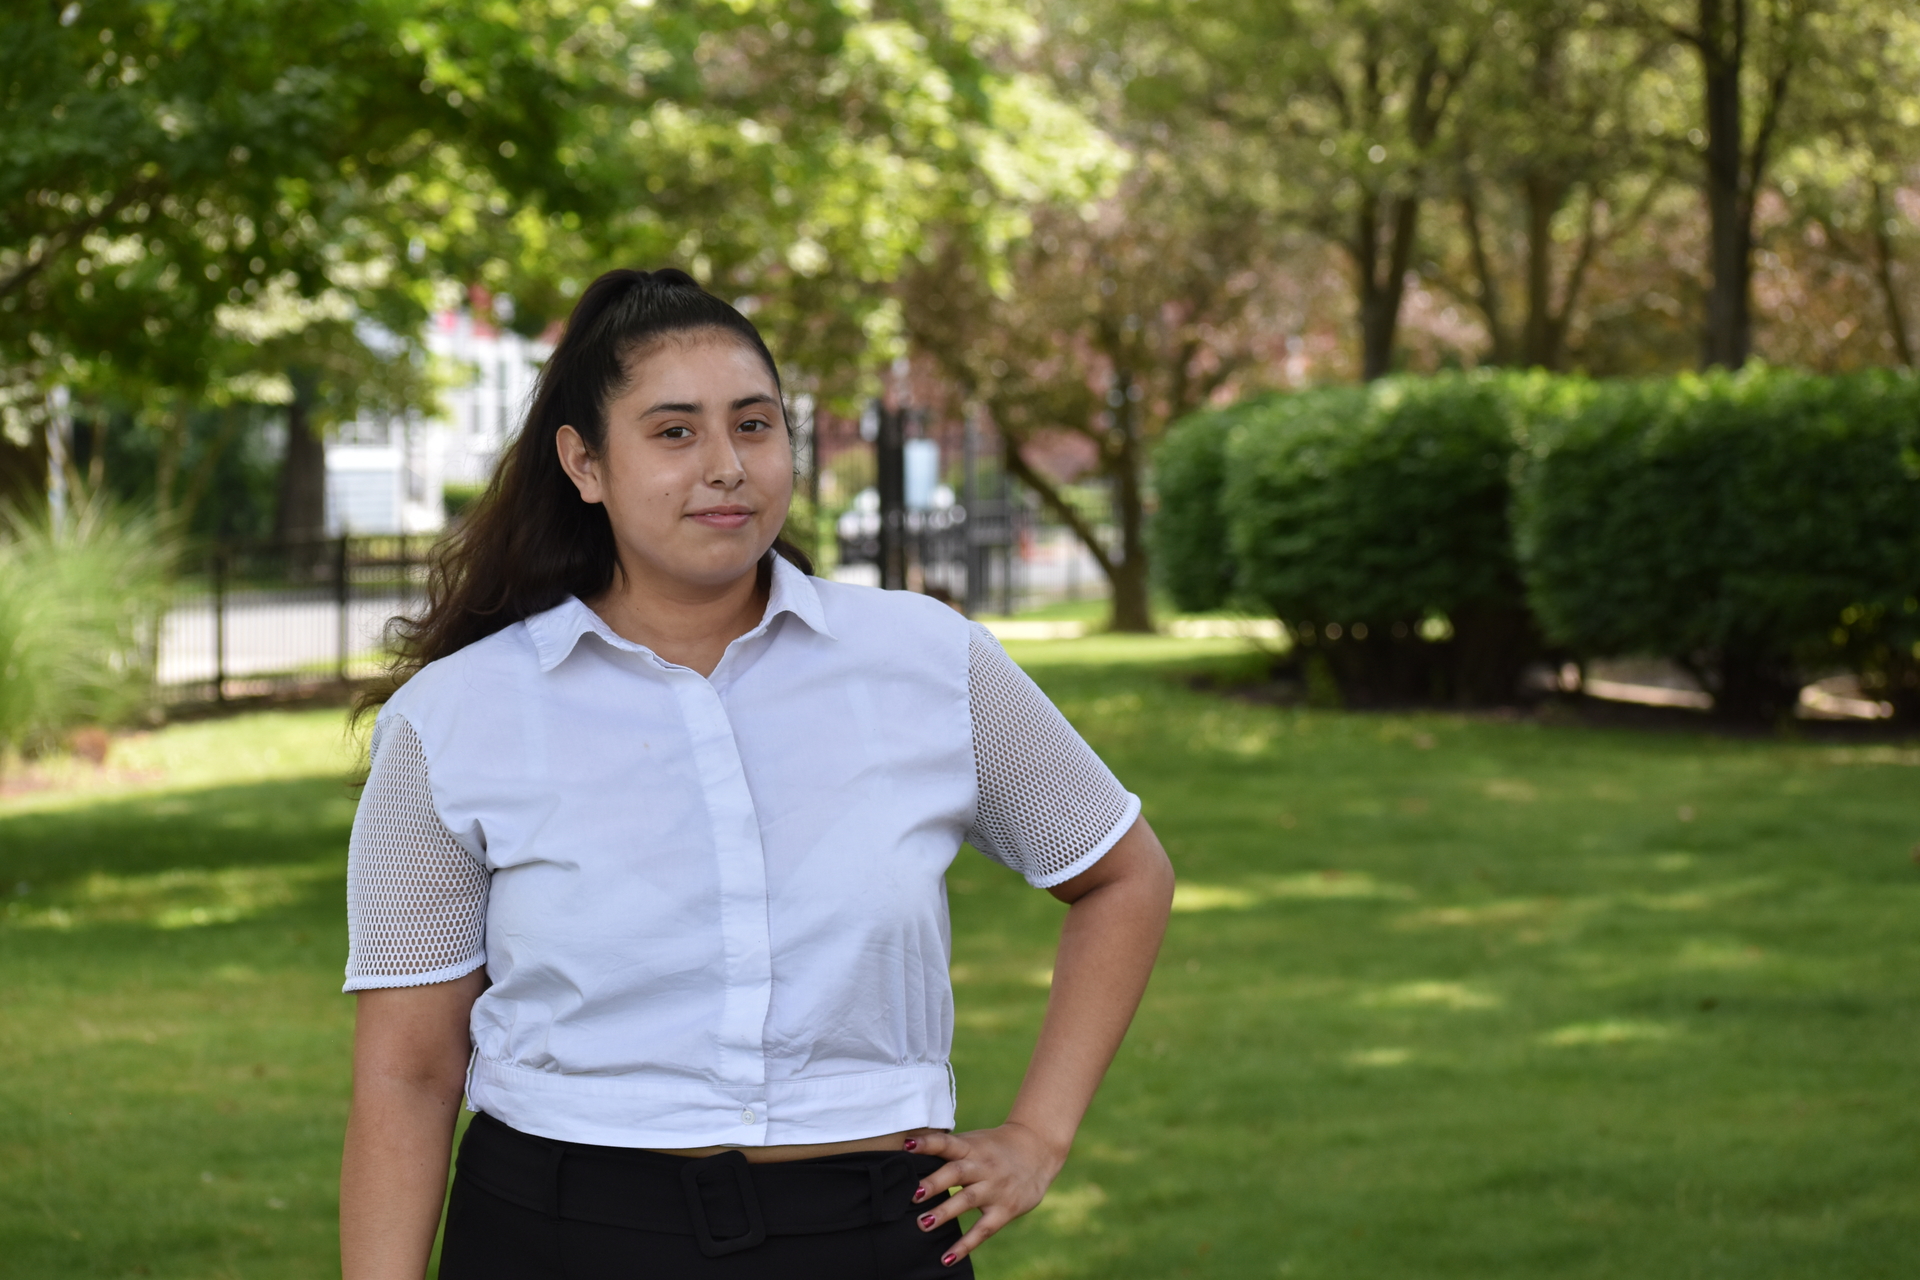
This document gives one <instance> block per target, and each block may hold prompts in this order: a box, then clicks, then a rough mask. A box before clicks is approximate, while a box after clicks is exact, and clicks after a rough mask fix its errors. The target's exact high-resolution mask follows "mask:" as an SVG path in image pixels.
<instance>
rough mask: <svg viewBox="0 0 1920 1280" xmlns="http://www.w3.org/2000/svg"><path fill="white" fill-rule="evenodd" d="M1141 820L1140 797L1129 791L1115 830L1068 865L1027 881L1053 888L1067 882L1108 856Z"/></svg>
mask: <svg viewBox="0 0 1920 1280" xmlns="http://www.w3.org/2000/svg"><path fill="white" fill-rule="evenodd" d="M1139 820H1140V797H1139V796H1137V795H1135V794H1133V792H1131V791H1129V792H1127V807H1126V808H1125V809H1123V810H1121V813H1120V821H1118V822H1116V823H1114V825H1113V830H1111V831H1109V832H1107V834H1106V835H1105V836H1103V837H1102V838H1101V840H1100V843H1099V844H1096V845H1094V846H1093V848H1091V849H1089V850H1087V851H1086V852H1085V853H1083V854H1081V855H1080V856H1079V857H1077V858H1075V859H1074V860H1073V861H1072V862H1069V863H1068V864H1067V865H1066V866H1064V867H1061V868H1060V869H1059V870H1058V871H1051V872H1048V873H1047V874H1046V875H1042V876H1033V877H1030V878H1029V879H1028V880H1027V883H1028V884H1030V885H1032V886H1033V887H1034V888H1036V889H1051V888H1053V887H1054V886H1055V885H1062V884H1065V883H1066V882H1067V881H1069V880H1071V879H1073V878H1074V877H1075V876H1077V875H1079V874H1080V873H1081V872H1082V871H1085V870H1086V869H1087V868H1088V867H1091V866H1092V865H1093V864H1094V863H1096V862H1098V861H1100V859H1102V858H1104V857H1106V856H1107V854H1108V852H1109V851H1110V850H1111V849H1112V848H1113V846H1115V845H1117V844H1119V843H1120V837H1121V836H1124V835H1125V834H1127V832H1129V831H1131V830H1133V824H1134V823H1135V822H1138V821H1139Z"/></svg>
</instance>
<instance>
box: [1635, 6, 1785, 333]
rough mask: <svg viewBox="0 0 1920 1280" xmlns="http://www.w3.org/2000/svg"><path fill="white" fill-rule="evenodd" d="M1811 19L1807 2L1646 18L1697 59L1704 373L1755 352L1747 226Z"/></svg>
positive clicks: (1653, 10) (1660, 11)
mask: <svg viewBox="0 0 1920 1280" xmlns="http://www.w3.org/2000/svg"><path fill="white" fill-rule="evenodd" d="M1810 9H1811V6H1810V4H1809V3H1807V0H1686V3H1685V4H1684V5H1680V4H1675V5H1668V4H1665V3H1660V2H1659V0H1656V2H1655V3H1654V4H1653V5H1652V6H1651V7H1650V9H1649V15H1650V17H1651V20H1652V21H1653V22H1654V23H1655V24H1657V26H1658V27H1659V29H1661V30H1663V31H1665V32H1666V33H1667V34H1669V35H1670V36H1671V37H1672V38H1673V39H1675V40H1677V41H1679V42H1680V43H1682V44H1684V45H1686V46H1688V47H1690V48H1691V49H1692V50H1693V52H1694V53H1695V54H1696V55H1697V57H1698V59H1699V67H1700V82H1699V92H1700V112H1701V126H1700V130H1699V132H1697V133H1696V134H1694V135H1693V136H1694V137H1696V138H1698V142H1697V143H1696V145H1697V146H1699V148H1700V151H1701V162H1702V166H1701V189H1702V193H1703V195H1704V196H1705V203H1706V208H1707V220H1708V253H1707V261H1708V284H1707V298H1706V326H1705V331H1704V332H1703V334H1702V343H1701V363H1702V364H1703V365H1705V366H1715V365H1718V366H1720V367H1722V368H1727V369H1737V368H1739V367H1740V366H1741V365H1743V364H1745V363H1746V362H1747V357H1748V356H1749V355H1750V354H1751V353H1752V350H1753V252H1754V216H1755V212H1756V209H1757V207H1758V201H1759V199H1760V194H1761V191H1762V188H1763V186H1764V184H1765V182H1766V178H1767V170H1768V166H1769V165H1770V164H1771V163H1772V162H1773V160H1774V159H1775V158H1776V156H1777V153H1778V149H1779V147H1780V144H1781V141H1782V132H1781V130H1782V126H1783V124H1785V123H1786V122H1787V115H1786V112H1787V105H1788V94H1789V90H1790V88H1791V86H1792V85H1793V83H1794V80H1795V72H1796V70H1797V69H1799V68H1801V67H1802V66H1803V65H1804V63H1805V61H1806V59H1807V57H1808V56H1809V51H1808V49H1807V47H1806V46H1807V41H1806V34H1807V16H1808V13H1809V12H1810ZM1682 10H1684V13H1683V12H1682ZM1750 108H1757V109H1756V110H1750Z"/></svg>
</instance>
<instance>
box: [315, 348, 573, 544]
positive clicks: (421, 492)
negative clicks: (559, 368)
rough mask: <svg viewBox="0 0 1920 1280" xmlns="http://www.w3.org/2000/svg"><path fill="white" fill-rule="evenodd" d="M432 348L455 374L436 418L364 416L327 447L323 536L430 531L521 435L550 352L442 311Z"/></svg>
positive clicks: (443, 395) (442, 398) (491, 472)
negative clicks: (459, 491)
mask: <svg viewBox="0 0 1920 1280" xmlns="http://www.w3.org/2000/svg"><path fill="white" fill-rule="evenodd" d="M427 349H428V350H429V351H431V352H432V353H433V354H434V355H435V356H436V357H438V358H439V359H440V361H441V362H442V363H443V364H444V365H445V366H447V367H449V368H451V369H452V370H453V372H454V382H453V385H452V386H450V387H448V388H446V389H445V390H444V391H442V393H441V396H440V399H441V404H442V407H443V409H444V413H443V414H442V415H440V416H436V417H431V418H429V417H422V416H417V415H409V416H408V417H405V418H385V417H383V418H371V417H369V418H362V419H360V420H358V421H355V422H350V423H347V424H345V425H344V426H342V427H341V428H340V430H339V432H338V433H336V435H335V437H334V438H333V439H332V440H330V441H328V442H327V532H328V534H329V535H337V534H340V533H432V532H434V531H435V530H438V529H440V528H441V527H442V526H443V525H445V523H446V505H445V491H446V487H447V486H448V485H469V486H470V485H481V484H485V483H486V481H487V478H488V477H489V476H491V475H492V474H493V466H494V463H495V462H496V461H498V460H499V457H500V453H501V451H502V450H503V449H504V448H505V447H506V444H507V441H508V440H510V439H512V437H513V435H514V433H515V432H516V431H518V430H519V428H520V420H521V417H522V415H523V414H524V413H525V412H526V408H527V402H528V401H529V399H530V398H531V397H532V394H533V382H534V377H535V374H536V373H537V372H538V370H539V367H540V365H541V363H542V362H543V361H545V360H546V358H547V356H548V355H549V354H550V353H551V352H552V350H553V348H552V346H551V345H550V344H548V343H545V342H541V341H539V340H537V339H531V338H523V337H521V336H520V335H519V334H517V333H512V332H502V331H500V330H497V329H494V328H492V327H491V326H489V325H486V324H484V323H480V322H478V321H476V320H474V319H473V317H472V316H470V315H467V314H465V313H463V312H454V311H443V312H441V313H440V314H439V315H437V316H435V317H434V318H433V322H432V324H431V325H430V326H429V328H428V330H427Z"/></svg>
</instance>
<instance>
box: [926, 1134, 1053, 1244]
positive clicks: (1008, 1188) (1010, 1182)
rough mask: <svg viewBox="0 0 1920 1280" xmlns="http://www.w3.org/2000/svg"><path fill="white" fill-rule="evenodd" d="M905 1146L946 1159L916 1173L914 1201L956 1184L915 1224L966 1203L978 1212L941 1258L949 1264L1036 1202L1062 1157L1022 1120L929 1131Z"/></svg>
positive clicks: (929, 1223) (955, 1212) (941, 1217)
mask: <svg viewBox="0 0 1920 1280" xmlns="http://www.w3.org/2000/svg"><path fill="white" fill-rule="evenodd" d="M907 1150H909V1151H912V1152H914V1153H916V1154H918V1155H930V1156H939V1157H941V1158H942V1159H944V1160H945V1161H946V1163H945V1164H943V1165H941V1166H940V1167H939V1168H938V1169H935V1170H934V1171H933V1172H932V1173H931V1174H929V1175H928V1176H926V1177H924V1178H922V1179H920V1187H919V1189H918V1190H917V1191H915V1192H914V1193H913V1198H914V1201H915V1203H921V1202H924V1201H926V1200H930V1199H932V1198H933V1197H934V1196H936V1195H938V1194H939V1193H940V1192H942V1191H946V1190H949V1189H951V1188H953V1187H958V1188H960V1190H958V1191H956V1192H954V1194H953V1197H952V1198H951V1199H949V1200H946V1201H944V1202H942V1203H941V1204H938V1205H936V1206H934V1207H933V1208H931V1209H928V1210H927V1211H926V1212H924V1213H922V1214H921V1215H920V1229H921V1230H922V1231H932V1230H934V1229H935V1228H936V1227H939V1226H941V1225H942V1224H944V1223H946V1222H949V1221H951V1220H952V1219H954V1218H958V1217H959V1216H960V1215H961V1214H963V1213H965V1212H967V1211H968V1210H969V1209H978V1210H980V1218H979V1220H978V1221H977V1222H975V1223H974V1224H973V1227H972V1229H971V1230H969V1231H968V1232H967V1233H966V1234H965V1235H963V1236H961V1237H960V1243H958V1244H956V1245H954V1246H953V1248H952V1249H951V1250H949V1251H948V1252H947V1253H946V1254H945V1255H944V1256H942V1257H941V1259H940V1261H941V1262H943V1263H945V1264H946V1265H947V1266H952V1265H953V1264H954V1263H956V1262H958V1261H960V1259H962V1258H964V1257H966V1256H967V1255H968V1254H970V1253H972V1252H973V1251H974V1250H975V1249H977V1248H979V1247H980V1245H981V1244H982V1243H983V1242H984V1241H985V1240H986V1239H987V1237H989V1236H991V1235H993V1233H994V1232H996V1231H998V1230H1000V1228H1002V1227H1004V1226H1006V1225H1007V1224H1008V1223H1009V1222H1012V1221H1013V1220H1014V1219H1015V1218H1017V1217H1019V1216H1020V1215H1021V1214H1023V1213H1026V1212H1027V1211H1029V1210H1030V1209H1032V1208H1033V1207H1034V1206H1035V1205H1037V1204H1039V1203H1040V1199H1041V1197H1043V1196H1045V1195H1046V1194H1047V1188H1048V1187H1049V1186H1051V1185H1053V1180H1054V1178H1055V1177H1056V1176H1058V1174H1059V1173H1060V1166H1061V1165H1063V1164H1065V1163H1066V1160H1067V1153H1066V1152H1065V1151H1061V1150H1057V1149H1056V1148H1055V1147H1054V1146H1053V1145H1052V1144H1051V1143H1049V1142H1048V1141H1047V1140H1046V1139H1045V1138H1043V1137H1041V1136H1040V1135H1039V1134H1038V1133H1036V1132H1034V1131H1033V1130H1032V1129H1030V1128H1028V1127H1027V1126H1026V1125H1023V1124H1018V1123H1014V1122H1011V1121H1010V1122H1008V1123H1006V1124H1003V1125H1000V1126H999V1127H998V1128H993V1129H974V1130H971V1131H969V1132H967V1133H931V1134H926V1135H924V1136H920V1137H913V1138H908V1139H907Z"/></svg>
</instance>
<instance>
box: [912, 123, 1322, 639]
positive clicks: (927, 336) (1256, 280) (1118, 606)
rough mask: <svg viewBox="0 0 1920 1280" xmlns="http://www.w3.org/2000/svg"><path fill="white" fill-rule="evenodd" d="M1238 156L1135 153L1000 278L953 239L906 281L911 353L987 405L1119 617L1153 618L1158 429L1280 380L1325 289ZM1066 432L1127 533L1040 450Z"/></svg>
mask: <svg viewBox="0 0 1920 1280" xmlns="http://www.w3.org/2000/svg"><path fill="white" fill-rule="evenodd" d="M1183 141H1186V142H1189V143H1190V142H1192V139H1190V138H1189V139H1184V140H1183ZM1229 154H1230V153H1223V152H1220V151H1216V152H1214V153H1212V154H1210V155H1209V154H1206V153H1204V152H1203V151H1202V150H1201V149H1199V148H1195V147H1184V148H1181V149H1180V151H1179V153H1178V154H1177V155H1176V154H1174V153H1171V152H1167V151H1159V150H1146V149H1144V148H1143V149H1141V150H1138V151H1136V153H1135V155H1136V159H1135V164H1134V168H1133V172H1132V173H1131V174H1130V175H1129V176H1128V177H1127V178H1126V180H1125V181H1124V183H1123V184H1122V186H1121V188H1120V190H1119V191H1117V192H1115V193H1114V194H1113V195H1111V196H1109V197H1108V198H1107V199H1105V200H1102V201H1100V202H1099V203H1098V204H1097V205H1095V206H1094V207H1093V209H1092V210H1090V211H1089V210H1083V209H1077V208H1060V207H1054V208H1049V209H1046V210H1043V211H1041V212H1039V213H1038V214H1037V215H1036V216H1035V218H1034V224H1033V232H1032V235H1031V236H1030V237H1029V238H1027V239H1026V240H1024V241H1023V242H1021V243H1019V244H1017V245H1015V246H1014V247H1013V248H1012V250H1011V252H1010V256H1009V258H1008V260H1007V262H1006V269H1005V275H1004V277H1003V278H1000V279H996V278H994V276H993V275H992V274H991V271H990V267H989V265H988V264H983V263H981V262H980V261H978V260H977V259H969V258H968V256H967V255H966V254H965V253H963V252H959V251H957V250H956V249H955V248H953V247H950V248H949V250H948V252H946V253H944V254H942V255H939V256H936V257H934V258H933V259H931V260H930V261H928V262H927V263H925V264H924V265H922V266H921V267H920V268H919V269H918V270H916V271H915V272H913V273H912V274H911V275H909V276H908V277H907V278H906V280H905V281H904V282H903V287H902V289H901V295H900V296H901V298H902V305H903V308H904V313H905V319H906V325H907V330H908V333H909V334H910V335H911V337H912V339H913V342H914V346H915V349H916V350H918V351H920V352H922V353H923V354H924V355H925V356H926V358H928V359H929V360H931V361H932V362H933V363H934V364H935V365H936V366H937V367H938V368H939V369H940V370H941V371H942V373H944V374H945V375H946V377H947V378H948V379H949V380H950V381H951V382H952V383H953V384H954V385H955V386H956V387H957V388H958V389H959V393H960V396H961V397H962V398H963V399H964V400H965V401H967V402H968V403H971V404H973V405H976V406H978V407H979V408H981V409H983V410H985V412H986V413H987V415H988V416H989V417H990V418H991V419H992V421H993V424H994V426H995V427H996V428H997V429H998V430H999V432H1000V435H1001V438H1002V441H1003V445H1004V450H1003V453H1004V463H1005V466H1006V468H1007V470H1008V472H1009V473H1010V474H1012V475H1013V476H1015V477H1017V478H1018V479H1019V480H1020V481H1022V482H1023V483H1024V484H1026V485H1027V486H1028V487H1029V488H1031V489H1032V490H1033V491H1034V492H1035V493H1036V494H1038V495H1039V497H1040V498H1041V500H1042V501H1043V502H1044V503H1045V504H1046V505H1047V507H1048V508H1049V510H1051V511H1052V512H1053V513H1054V514H1055V515H1056V516H1057V517H1058V518H1059V519H1060V520H1061V521H1062V523H1064V524H1066V525H1067V526H1068V527H1069V528H1070V529H1072V530H1073V532H1074V534H1075V535H1076V536H1077V537H1078V538H1079V539H1080V541H1081V542H1082V543H1083V544H1085V546H1086V547H1087V549H1088V551H1089V553H1090V554H1091V555H1092V557H1093V558H1094V560H1095V562H1096V563H1098V564H1099V566H1100V569H1101V572H1102V573H1103V574H1104V575H1105V576H1106V578H1107V580H1108V582H1109V584H1110V586H1111V589H1112V595H1111V601H1112V603H1111V618H1110V626H1111V627H1112V628H1113V629H1114V630H1116V631H1150V630H1152V627H1153V622H1152V616H1151V611H1150V607H1149V594H1150V593H1149V587H1150V578H1149V572H1148V560H1147V549H1146V539H1145V526H1146V516H1147V502H1148V499H1147V490H1146V481H1147V470H1148V468H1147V462H1148V458H1149V456H1150V454H1151V449H1152V444H1153V442H1154V441H1155V440H1156V439H1157V438H1158V436H1159V434H1160V433H1161V431H1162V430H1163V429H1164V427H1165V425H1166V424H1167V423H1168V422H1169V421H1171V420H1173V419H1174V418H1177V417H1180V416H1182V415H1184V414H1187V413H1190V412H1192V411H1193V410H1194V409H1196V408H1199V407H1200V406H1202V405H1205V404H1206V403H1208V402H1209V401H1210V400H1211V399H1212V398H1213V397H1215V396H1216V395H1219V394H1222V393H1228V392H1231V391H1233V390H1235V389H1237V388H1238V387H1240V386H1242V385H1246V384H1251V385H1260V384H1261V383H1263V382H1264V381H1265V380H1267V379H1268V378H1271V377H1273V376H1275V375H1276V373H1277V370H1278V367H1279V366H1280V365H1281V364H1282V362H1283V360H1284V355H1285V352H1286V342H1287V339H1288V337H1289V336H1290V335H1296V334H1298V333H1299V332H1300V330H1301V329H1302V328H1304V327H1305V325H1306V323H1307V321H1308V313H1309V311H1310V310H1311V308H1312V304H1313V302H1314V299H1313V298H1312V296H1311V295H1310V294H1309V293H1307V292H1306V291H1301V290H1297V289H1295V288H1292V287H1290V285H1291V281H1290V280H1289V278H1288V275H1287V273H1284V272H1282V271H1279V270H1277V269H1276V266H1277V264H1276V263H1275V262H1273V261H1270V260H1268V259H1266V258H1265V257H1263V256H1262V255H1263V254H1264V253H1265V252H1266V250H1267V248H1268V245H1267V244H1266V242H1265V240H1264V239H1263V238H1262V237H1260V236H1258V235H1249V234H1248V225H1249V220H1250V218H1251V217H1253V216H1254V212H1255V211H1254V209H1253V208H1252V207H1251V206H1250V202H1249V201H1248V199H1247V197H1246V193H1245V192H1244V191H1241V190H1239V189H1238V184H1237V182H1236V176H1237V173H1238V170H1237V168H1236V167H1235V166H1233V165H1231V164H1230V163H1227V161H1228V159H1229ZM1296 340H1297V339H1296ZM1054 431H1064V432H1068V433H1072V434H1075V435H1078V436H1081V437H1082V438H1084V439H1085V440H1087V441H1088V442H1090V443H1091V444H1092V446H1093V454H1094V457H1095V465H1096V466H1097V468H1098V471H1099V474H1100V476H1101V477H1102V479H1103V480H1105V482H1106V484H1107V488H1108V492H1109V494H1110V496H1111V499H1112V508H1113V516H1114V525H1115V533H1116V534H1117V539H1116V542H1117V545H1110V544H1108V542H1107V541H1106V540H1105V538H1104V537H1103V536H1102V533H1101V531H1100V530H1099V529H1098V528H1097V527H1095V525H1094V523H1093V522H1092V521H1091V520H1089V519H1088V518H1087V516H1086V515H1085V513H1084V512H1083V511H1082V510H1081V509H1080V508H1079V507H1077V506H1076V505H1075V504H1074V502H1073V501H1072V500H1071V498H1070V496H1069V495H1068V494H1067V493H1066V492H1065V491H1064V490H1063V488H1062V486H1061V485H1060V484H1059V483H1057V482H1056V481H1055V480H1054V479H1052V478H1051V477H1049V476H1048V475H1047V474H1046V473H1045V472H1043V471H1042V470H1040V469H1039V468H1038V467H1036V466H1035V465H1034V464H1033V463H1032V462H1031V460H1030V459H1029V457H1028V453H1029V451H1030V450H1031V449H1032V447H1033V445H1034V444H1035V443H1036V442H1037V441H1039V440H1040V439H1041V438H1042V437H1044V436H1045V435H1046V434H1047V433H1049V432H1054Z"/></svg>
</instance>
